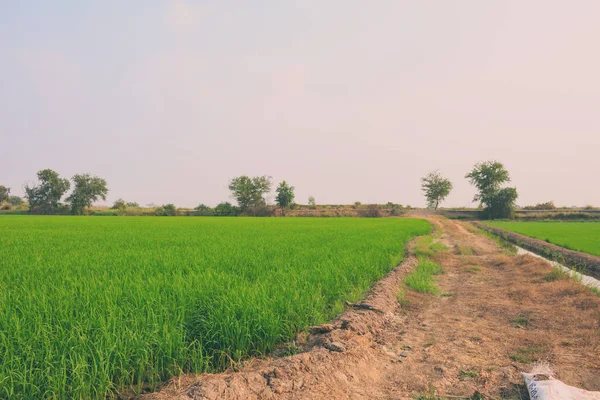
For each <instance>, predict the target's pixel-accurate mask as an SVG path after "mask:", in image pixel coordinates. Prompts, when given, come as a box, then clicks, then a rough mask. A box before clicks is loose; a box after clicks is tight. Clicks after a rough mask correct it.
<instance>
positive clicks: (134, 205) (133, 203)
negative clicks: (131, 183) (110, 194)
mask: <svg viewBox="0 0 600 400" xmlns="http://www.w3.org/2000/svg"><path fill="white" fill-rule="evenodd" d="M126 205H127V207H139V206H140V205H139V204H138V203H136V202H135V201H128V202H127V203H126Z"/></svg>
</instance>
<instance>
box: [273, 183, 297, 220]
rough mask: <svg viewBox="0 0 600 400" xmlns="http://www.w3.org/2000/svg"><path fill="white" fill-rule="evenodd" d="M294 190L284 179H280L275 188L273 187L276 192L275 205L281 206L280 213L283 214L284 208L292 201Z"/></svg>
mask: <svg viewBox="0 0 600 400" xmlns="http://www.w3.org/2000/svg"><path fill="white" fill-rule="evenodd" d="M294 190H295V188H294V187H293V186H290V185H288V184H287V182H286V181H282V182H281V183H280V184H279V186H277V189H275V191H276V192H277V196H276V197H275V201H276V202H277V205H278V206H279V207H281V215H285V211H284V209H285V208H286V207H288V206H289V205H290V204H292V202H293V201H294V197H295V195H294Z"/></svg>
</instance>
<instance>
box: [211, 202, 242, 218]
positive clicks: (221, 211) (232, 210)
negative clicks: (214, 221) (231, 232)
mask: <svg viewBox="0 0 600 400" xmlns="http://www.w3.org/2000/svg"><path fill="white" fill-rule="evenodd" d="M238 214H239V209H238V208H237V207H235V206H233V205H232V204H231V203H229V202H227V201H224V202H222V203H219V204H218V205H217V206H216V207H215V210H214V215H215V216H218V217H233V216H236V215H238Z"/></svg>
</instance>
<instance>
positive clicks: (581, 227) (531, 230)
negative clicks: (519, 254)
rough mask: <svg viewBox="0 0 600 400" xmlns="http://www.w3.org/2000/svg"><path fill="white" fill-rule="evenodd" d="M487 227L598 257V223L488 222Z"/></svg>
mask: <svg viewBox="0 0 600 400" xmlns="http://www.w3.org/2000/svg"><path fill="white" fill-rule="evenodd" d="M489 225H491V226H495V227H497V228H502V229H506V230H508V231H513V232H517V233H520V234H522V235H526V236H530V237H533V238H536V239H540V240H547V241H549V242H550V243H552V244H555V245H557V246H561V247H565V248H567V249H571V250H575V251H582V252H585V253H589V254H593V255H596V256H600V223H598V222H554V221H553V222H508V221H500V222H490V223H489Z"/></svg>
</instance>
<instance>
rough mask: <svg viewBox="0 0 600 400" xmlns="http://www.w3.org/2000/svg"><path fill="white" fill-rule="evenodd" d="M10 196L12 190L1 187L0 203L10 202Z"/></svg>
mask: <svg viewBox="0 0 600 400" xmlns="http://www.w3.org/2000/svg"><path fill="white" fill-rule="evenodd" d="M9 195H10V188H7V187H6V186H2V185H0V203H2V202H3V201H8V196H9Z"/></svg>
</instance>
